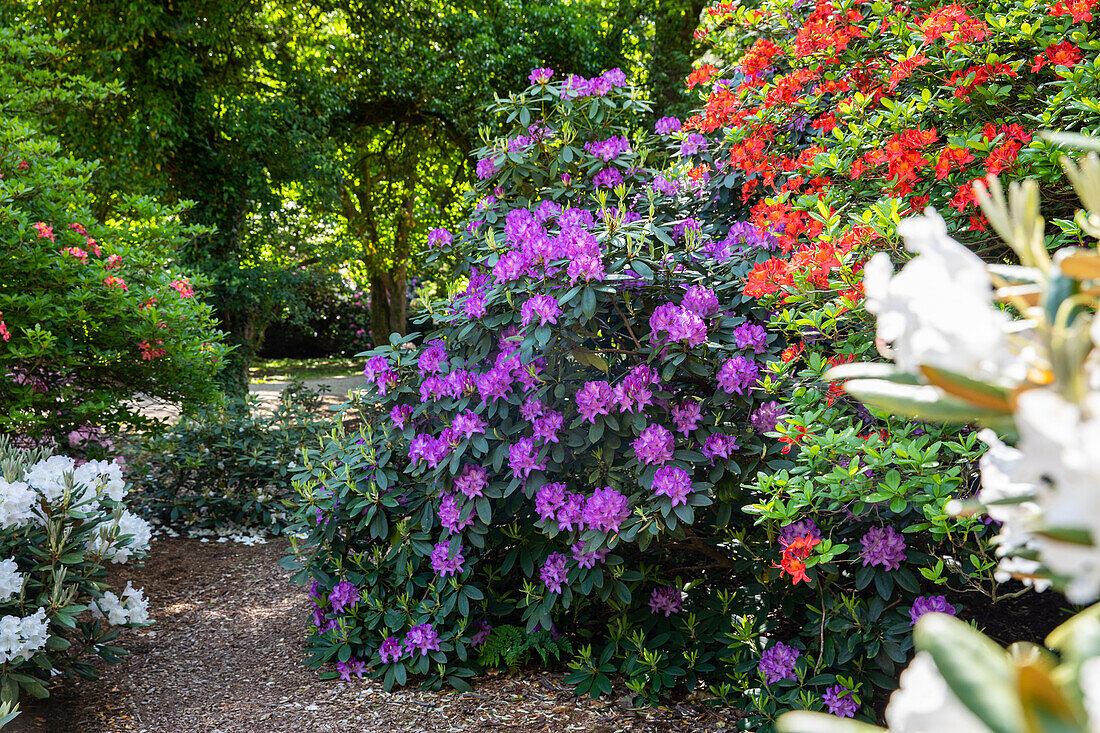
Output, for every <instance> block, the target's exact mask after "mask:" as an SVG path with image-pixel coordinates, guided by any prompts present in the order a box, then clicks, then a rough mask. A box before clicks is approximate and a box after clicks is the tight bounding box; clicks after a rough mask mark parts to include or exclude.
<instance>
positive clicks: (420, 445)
mask: <svg viewBox="0 0 1100 733" xmlns="http://www.w3.org/2000/svg"><path fill="white" fill-rule="evenodd" d="M450 452H451V446H450V444H449V443H448V441H447V440H446V439H445V438H443V437H440V438H433V437H432V436H431V435H428V434H427V433H418V434H416V435H414V436H413V439H412V440H411V441H410V442H409V461H411V462H412V463H413V464H416V463H418V462H420V461H424V462H425V463H427V464H428V468H435V467H436V466H438V465H439V464H440V463H441V462H442V461H443V459H445V458H446V457H447V455H448V454H449V453H450Z"/></svg>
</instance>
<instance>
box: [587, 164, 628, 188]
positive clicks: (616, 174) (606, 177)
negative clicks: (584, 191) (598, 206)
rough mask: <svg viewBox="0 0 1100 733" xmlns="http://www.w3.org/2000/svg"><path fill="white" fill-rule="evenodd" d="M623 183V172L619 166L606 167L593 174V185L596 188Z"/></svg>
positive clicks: (611, 186) (613, 186)
mask: <svg viewBox="0 0 1100 733" xmlns="http://www.w3.org/2000/svg"><path fill="white" fill-rule="evenodd" d="M622 183H623V174H622V173H621V172H620V171H619V169H618V168H613V167H608V168H604V169H603V170H601V171H600V172H598V173H597V174H596V175H594V176H592V185H593V186H595V187H596V188H615V187H616V186H621V185H622Z"/></svg>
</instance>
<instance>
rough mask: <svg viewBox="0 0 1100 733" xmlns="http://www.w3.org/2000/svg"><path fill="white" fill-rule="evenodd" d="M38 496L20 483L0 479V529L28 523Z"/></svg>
mask: <svg viewBox="0 0 1100 733" xmlns="http://www.w3.org/2000/svg"><path fill="white" fill-rule="evenodd" d="M37 501H38V494H36V493H35V492H34V490H33V489H31V487H30V486H29V485H27V484H25V483H23V482H22V481H5V480H4V479H3V477H0V529H10V528H11V527H18V526H19V525H21V524H25V523H26V522H29V521H30V520H31V518H32V517H33V516H34V506H35V504H36V503H37Z"/></svg>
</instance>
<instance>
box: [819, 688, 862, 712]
mask: <svg viewBox="0 0 1100 733" xmlns="http://www.w3.org/2000/svg"><path fill="white" fill-rule="evenodd" d="M850 692H851V691H850V690H849V689H848V688H847V687H845V686H844V685H833V686H832V687H830V688H829V689H827V690H825V694H823V695H822V696H821V702H823V703H825V707H826V709H828V711H829V712H830V713H832V714H833V715H836V716H837V717H840V718H854V717H856V711H857V710H859V703H857V702H856V701H855V700H854V699H853V698H852V696H851V694H845V693H850Z"/></svg>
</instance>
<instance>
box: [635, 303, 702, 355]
mask: <svg viewBox="0 0 1100 733" xmlns="http://www.w3.org/2000/svg"><path fill="white" fill-rule="evenodd" d="M649 329H650V331H651V332H652V336H653V337H654V338H657V337H658V336H659V335H660V334H661V333H666V334H668V340H669V341H672V342H682V343H685V344H687V345H688V346H699V345H700V344H702V343H703V342H705V341H706V340H707V324H706V321H704V320H703V319H702V317H700V316H699V314H698V313H696V312H695V311H693V310H691V309H689V308H685V307H682V306H678V305H675V304H673V303H665V304H664V305H660V306H657V307H656V308H655V309H654V310H653V315H651V316H650V317H649Z"/></svg>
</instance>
